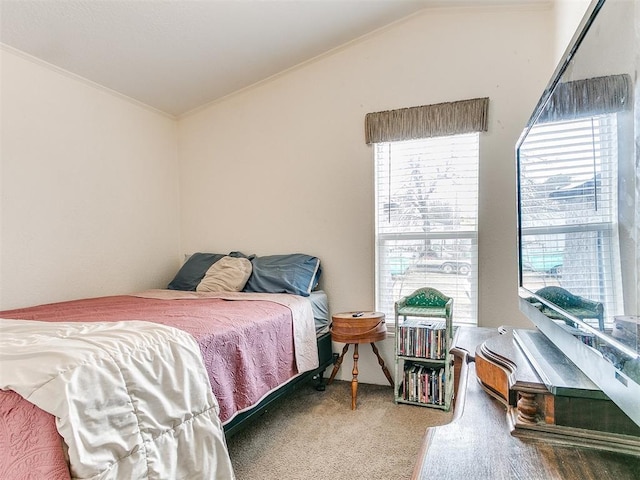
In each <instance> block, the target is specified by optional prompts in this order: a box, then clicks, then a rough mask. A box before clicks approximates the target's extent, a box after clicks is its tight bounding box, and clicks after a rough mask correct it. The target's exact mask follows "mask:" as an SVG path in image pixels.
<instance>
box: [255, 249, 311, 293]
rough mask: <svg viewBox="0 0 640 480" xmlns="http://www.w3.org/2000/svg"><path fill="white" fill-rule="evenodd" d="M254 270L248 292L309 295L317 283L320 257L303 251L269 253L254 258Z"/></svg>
mask: <svg viewBox="0 0 640 480" xmlns="http://www.w3.org/2000/svg"><path fill="white" fill-rule="evenodd" d="M251 264H252V266H253V271H252V273H251V276H250V277H249V281H248V282H247V284H246V285H245V287H244V290H243V291H245V292H259V293H293V294H295V295H302V296H303V297H308V296H309V295H310V294H311V291H312V290H313V289H314V288H315V287H316V286H317V285H318V281H319V280H320V275H321V273H322V269H321V268H320V259H319V258H317V257H313V256H311V255H305V254H303V253H292V254H288V255H267V256H264V257H259V256H257V257H254V258H253V259H252V260H251Z"/></svg>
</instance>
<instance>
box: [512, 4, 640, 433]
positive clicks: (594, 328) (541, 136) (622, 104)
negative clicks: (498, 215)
mask: <svg viewBox="0 0 640 480" xmlns="http://www.w3.org/2000/svg"><path fill="white" fill-rule="evenodd" d="M639 26H640V1H638V0H598V1H594V2H593V3H592V4H591V5H590V7H589V10H588V12H587V15H586V16H585V19H584V20H583V22H582V24H581V26H580V28H579V30H578V33H577V34H576V35H575V37H574V39H573V41H572V44H571V46H570V47H569V49H568V50H567V54H566V55H565V57H564V59H563V60H562V61H561V63H560V65H559V67H558V69H557V71H556V74H555V75H554V78H553V80H552V81H551V83H550V84H549V86H548V88H547V90H546V91H545V94H544V95H543V97H542V99H541V100H540V102H539V104H538V106H537V108H536V110H535V112H534V114H533V116H532V117H531V120H530V122H529V124H528V125H527V128H526V129H525V131H524V132H523V134H522V136H521V138H520V140H519V142H518V145H517V159H518V186H519V188H518V200H519V202H518V206H519V252H520V257H519V258H520V289H519V293H520V304H521V309H522V311H523V312H525V314H527V315H528V316H529V318H531V320H532V321H533V322H534V323H535V324H536V326H537V327H538V328H539V329H540V330H541V331H542V332H543V333H544V334H545V335H546V336H547V337H548V338H549V339H551V341H552V342H554V343H555V344H556V345H557V346H558V347H559V348H560V349H561V350H562V351H563V352H564V353H565V354H566V355H567V356H568V357H569V358H570V359H571V360H572V361H573V362H574V363H575V364H576V365H577V366H578V367H579V368H580V369H581V370H583V371H584V372H585V374H587V376H588V377H589V378H590V379H591V380H592V381H593V382H594V383H595V384H596V385H597V386H598V387H599V388H601V389H602V390H603V391H604V392H605V393H606V394H607V395H608V396H609V397H610V398H611V399H612V400H613V401H614V402H616V404H618V406H619V407H620V408H621V409H622V410H623V411H624V412H625V413H626V414H627V415H628V416H629V417H630V418H631V419H632V420H633V421H634V422H635V423H637V424H638V425H640V356H639V352H640V338H639V337H640V336H639V335H638V333H639V328H640V327H639V318H640V317H639V314H640V312H639V308H638V307H639V305H640V292H639V290H640V288H639V281H640V274H639V265H640V254H639V252H640V207H639V206H638V201H639V199H640V160H639V158H640V156H639V153H638V152H639V151H640V87H639V85H640V83H639V81H640V80H639V78H638V74H639V70H640V68H639V67H640V38H639V35H640V27H639Z"/></svg>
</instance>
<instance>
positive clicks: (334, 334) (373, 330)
mask: <svg viewBox="0 0 640 480" xmlns="http://www.w3.org/2000/svg"><path fill="white" fill-rule="evenodd" d="M331 320H332V323H331V339H332V340H334V341H336V342H340V343H344V344H345V346H344V348H343V349H342V353H341V354H340V356H339V357H338V360H337V361H336V364H335V365H334V367H333V371H332V372H331V376H330V377H329V381H328V382H327V384H328V385H330V384H331V382H333V379H334V378H335V376H336V373H338V370H339V369H340V366H341V365H342V360H343V359H344V355H345V353H347V350H348V349H349V345H353V370H352V374H353V379H352V380H351V410H355V409H356V398H357V396H358V358H359V355H358V345H359V344H361V343H369V344H371V348H372V349H373V353H375V355H376V357H377V358H378V364H379V365H380V367H382V372H383V373H384V375H385V377H387V380H388V381H389V384H390V385H391V386H392V387H393V386H394V384H393V378H392V377H391V373H389V369H388V368H387V367H386V365H385V364H384V360H383V359H382V357H381V356H380V353H379V352H378V348H377V347H376V344H375V342H379V341H380V340H384V339H385V338H387V326H386V325H385V323H384V313H381V312H344V313H337V314H335V315H333V316H332V317H331Z"/></svg>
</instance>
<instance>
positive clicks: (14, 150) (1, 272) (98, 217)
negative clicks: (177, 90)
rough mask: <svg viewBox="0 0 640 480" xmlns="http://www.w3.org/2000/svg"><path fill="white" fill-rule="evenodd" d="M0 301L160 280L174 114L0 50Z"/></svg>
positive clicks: (172, 171) (171, 188)
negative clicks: (151, 107) (135, 101)
mask: <svg viewBox="0 0 640 480" xmlns="http://www.w3.org/2000/svg"><path fill="white" fill-rule="evenodd" d="M0 55H1V57H0V62H1V63H0V65H1V69H2V72H1V73H2V76H1V82H2V83H1V91H0V93H1V97H0V98H1V102H2V117H1V119H2V136H1V162H0V166H1V167H0V168H1V171H0V174H1V176H0V198H1V201H2V203H1V205H0V214H1V215H0V309H9V308H16V307H21V306H28V305H34V304H37V303H46V302H53V301H59V300H68V299H73V298H80V297H87V296H96V295H104V294H116V293H124V292H132V291H136V290H140V289H144V288H149V287H155V286H160V285H164V284H166V281H167V280H168V279H170V278H171V275H173V273H175V269H176V265H177V258H178V257H177V252H178V250H179V230H178V217H179V216H178V167H177V156H176V122H175V120H174V119H171V118H168V117H166V116H163V115H161V114H159V113H157V112H154V111H151V110H150V109H148V108H146V107H142V106H139V105H136V104H134V103H133V102H131V101H129V100H126V99H123V98H120V97H118V96H117V95H114V94H113V93H112V92H109V91H107V90H105V89H103V88H101V87H98V86H96V85H93V84H90V83H89V82H86V81H84V80H81V79H78V78H74V77H72V76H70V75H69V74H66V73H64V72H61V71H57V70H55V69H53V68H52V67H49V66H44V65H42V64H39V63H37V62H34V61H33V60H32V59H29V58H26V57H23V56H22V55H19V54H17V53H16V52H13V51H10V50H6V49H2V50H0Z"/></svg>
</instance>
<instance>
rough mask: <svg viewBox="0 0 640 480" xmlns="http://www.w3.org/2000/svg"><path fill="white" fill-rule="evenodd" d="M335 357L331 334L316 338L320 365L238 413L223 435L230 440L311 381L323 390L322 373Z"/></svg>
mask: <svg viewBox="0 0 640 480" xmlns="http://www.w3.org/2000/svg"><path fill="white" fill-rule="evenodd" d="M336 357H337V355H336V354H334V353H333V349H332V347H331V333H329V332H327V333H324V334H322V335H320V336H319V337H318V359H319V361H320V364H319V366H318V368H316V369H314V370H310V371H308V372H305V373H303V374H302V375H299V376H297V377H296V378H294V379H293V380H291V381H290V382H288V383H286V384H285V385H283V386H281V387H280V388H278V389H277V390H275V391H273V392H271V393H270V394H269V395H267V396H266V397H265V398H264V399H263V400H262V401H261V402H260V403H258V404H257V405H255V406H254V407H252V408H251V409H250V410H247V411H245V412H242V413H239V414H238V415H236V416H235V417H234V418H233V419H232V420H231V421H230V422H228V423H227V424H225V426H224V433H225V435H226V437H227V438H231V437H232V436H233V435H235V434H236V433H238V432H240V431H242V430H243V429H244V428H246V427H247V426H248V425H250V424H251V423H252V422H254V421H255V420H257V419H258V418H260V417H261V416H262V415H264V414H265V413H266V412H267V411H268V410H269V408H271V407H272V406H273V405H274V404H275V403H276V402H277V401H278V400H280V399H281V398H282V397H284V396H286V395H288V394H290V393H291V392H293V391H295V390H296V389H298V388H300V387H301V386H303V385H306V384H307V383H309V381H311V380H313V382H314V384H315V388H316V390H319V391H322V390H324V380H323V376H324V371H325V370H326V369H327V368H328V367H329V366H330V365H333V364H334V363H335V359H336Z"/></svg>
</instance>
